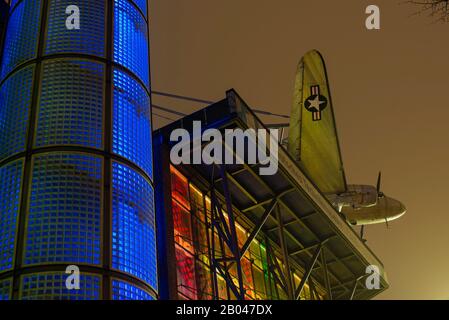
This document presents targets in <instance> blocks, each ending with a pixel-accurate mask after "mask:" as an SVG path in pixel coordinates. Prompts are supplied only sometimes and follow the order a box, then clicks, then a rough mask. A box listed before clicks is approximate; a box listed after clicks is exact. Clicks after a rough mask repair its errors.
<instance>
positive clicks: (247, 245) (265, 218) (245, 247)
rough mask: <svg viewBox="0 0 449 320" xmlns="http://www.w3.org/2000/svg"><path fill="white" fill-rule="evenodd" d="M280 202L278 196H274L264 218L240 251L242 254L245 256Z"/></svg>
mask: <svg viewBox="0 0 449 320" xmlns="http://www.w3.org/2000/svg"><path fill="white" fill-rule="evenodd" d="M277 202H278V199H277V198H274V199H273V200H272V201H271V203H270V205H269V206H268V207H267V209H266V210H265V213H264V214H263V215H262V218H261V219H260V221H259V223H258V224H257V225H256V226H255V227H254V229H253V231H252V232H251V234H250V235H249V237H248V239H246V242H245V244H244V245H243V247H242V250H241V252H240V256H242V257H243V256H244V255H245V253H246V251H247V250H248V248H249V246H250V245H251V242H252V241H253V240H254V239H255V238H256V236H257V234H258V233H259V232H260V230H261V229H262V227H263V225H264V224H265V222H266V221H267V219H268V217H269V216H270V214H271V212H272V211H273V209H274V208H275V207H276V205H277Z"/></svg>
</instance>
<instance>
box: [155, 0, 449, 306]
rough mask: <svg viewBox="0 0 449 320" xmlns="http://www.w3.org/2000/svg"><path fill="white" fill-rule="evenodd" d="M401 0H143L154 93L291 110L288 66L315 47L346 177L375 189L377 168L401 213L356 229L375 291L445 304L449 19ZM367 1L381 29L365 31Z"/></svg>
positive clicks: (448, 289) (448, 286) (448, 284)
mask: <svg viewBox="0 0 449 320" xmlns="http://www.w3.org/2000/svg"><path fill="white" fill-rule="evenodd" d="M400 2H401V0H369V1H366V0H345V1H334V0H327V1H325V0H313V1H312V0H282V1H275V0H214V1H211V0H150V6H151V11H152V13H151V17H150V19H151V41H152V42H151V55H152V56H151V58H152V61H151V64H152V81H153V89H154V90H159V91H166V92H173V93H177V94H184V95H189V96H193V97H199V98H204V99H208V100H220V99H222V98H223V97H224V93H225V91H226V90H227V89H229V88H235V89H236V90H237V91H238V92H239V93H240V95H241V96H242V97H243V98H244V99H245V100H246V101H247V102H248V104H249V105H251V106H253V107H255V106H257V107H258V108H264V109H266V110H269V111H275V112H283V113H289V112H290V105H291V101H292V94H293V81H294V75H295V69H296V64H297V62H298V60H299V59H300V57H301V56H302V55H303V54H304V53H305V52H306V51H308V50H309V49H313V48H315V49H318V50H320V51H321V53H322V54H323V55H324V57H325V59H326V62H327V68H328V73H329V77H330V82H331V90H332V96H333V103H334V111H335V113H336V121H337V126H338V132H339V138H340V143H341V148H342V154H343V161H344V164H345V170H346V174H347V179H348V182H349V183H362V184H363V183H368V184H375V182H376V176H377V172H378V170H382V173H383V191H384V192H385V193H387V194H388V195H391V196H393V197H396V198H398V199H400V200H401V201H403V202H404V203H405V204H406V206H407V208H408V212H407V214H406V216H404V217H403V218H402V219H400V220H397V221H395V222H392V223H390V229H387V228H386V226H385V225H377V226H369V227H367V228H366V230H365V232H366V237H367V239H368V245H369V246H370V247H371V248H372V249H373V251H374V252H375V253H376V254H377V255H378V256H379V258H380V259H381V260H382V261H383V263H384V265H385V268H386V270H387V273H388V276H389V280H390V285H391V287H390V289H389V290H387V291H386V292H385V293H383V294H381V295H380V296H379V298H382V299H448V298H449V277H448V276H447V272H448V271H449V253H448V249H447V246H448V244H449V229H448V226H449V212H448V203H449V202H448V201H447V200H448V197H449V193H448V191H449V184H448V181H449V170H448V164H449V150H448V144H449V143H448V137H449V41H448V35H449V23H446V24H433V23H432V19H431V18H428V17H426V16H420V17H410V15H411V14H412V13H413V12H414V11H416V7H414V6H411V5H401V4H400ZM369 4H377V5H378V6H379V7H380V9H381V14H382V16H381V18H382V20H381V27H382V29H381V30H380V31H367V30H366V29H365V24H364V20H365V16H366V15H365V13H364V12H365V8H366V6H368V5H369ZM154 103H156V104H159V105H164V106H170V107H176V108H178V109H179V110H180V111H183V112H186V113H189V112H191V111H193V110H197V109H199V108H201V107H202V106H201V105H199V104H194V103H188V104H186V103H173V102H172V101H170V100H166V99H162V98H160V97H155V98H154ZM264 120H265V121H266V122H274V120H273V119H268V118H264ZM154 122H155V123H154V125H155V127H159V126H161V125H164V124H166V123H167V121H165V120H161V118H158V117H154Z"/></svg>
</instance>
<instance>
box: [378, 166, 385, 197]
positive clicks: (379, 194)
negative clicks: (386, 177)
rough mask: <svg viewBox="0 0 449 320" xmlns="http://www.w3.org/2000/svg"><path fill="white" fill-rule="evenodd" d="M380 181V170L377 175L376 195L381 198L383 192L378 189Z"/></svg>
mask: <svg viewBox="0 0 449 320" xmlns="http://www.w3.org/2000/svg"><path fill="white" fill-rule="evenodd" d="M381 182H382V172H381V171H379V175H378V176H377V188H376V189H377V196H378V197H379V198H382V197H383V196H384V193H383V192H382V191H380V184H381Z"/></svg>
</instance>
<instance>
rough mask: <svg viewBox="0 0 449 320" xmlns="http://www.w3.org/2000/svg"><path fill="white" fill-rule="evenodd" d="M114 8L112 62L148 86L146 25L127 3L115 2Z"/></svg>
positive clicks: (137, 12) (123, 1)
mask: <svg viewBox="0 0 449 320" xmlns="http://www.w3.org/2000/svg"><path fill="white" fill-rule="evenodd" d="M114 7H115V10H114V12H115V17H114V61H115V62H117V63H119V64H121V65H122V66H124V67H126V68H128V69H130V70H131V71H132V72H134V73H135V74H136V75H137V76H138V77H139V78H140V80H142V81H143V82H144V83H145V84H146V85H147V86H149V84H150V70H149V68H148V25H147V23H146V22H145V19H144V18H143V17H142V15H141V14H140V13H139V11H138V10H137V9H136V8H135V7H134V6H133V5H132V4H131V3H130V2H129V1H127V0H115V6H114Z"/></svg>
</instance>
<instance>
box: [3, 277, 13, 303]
mask: <svg viewBox="0 0 449 320" xmlns="http://www.w3.org/2000/svg"><path fill="white" fill-rule="evenodd" d="M11 282H12V281H11V279H5V280H0V301H1V300H10V299H11V296H10V295H11V284H12V283H11Z"/></svg>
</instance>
